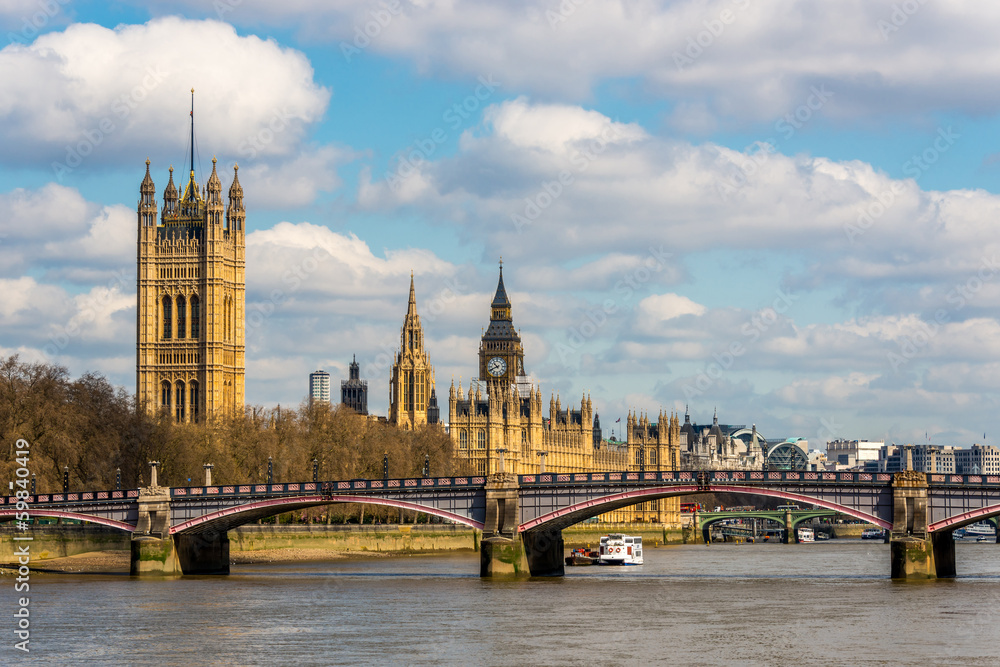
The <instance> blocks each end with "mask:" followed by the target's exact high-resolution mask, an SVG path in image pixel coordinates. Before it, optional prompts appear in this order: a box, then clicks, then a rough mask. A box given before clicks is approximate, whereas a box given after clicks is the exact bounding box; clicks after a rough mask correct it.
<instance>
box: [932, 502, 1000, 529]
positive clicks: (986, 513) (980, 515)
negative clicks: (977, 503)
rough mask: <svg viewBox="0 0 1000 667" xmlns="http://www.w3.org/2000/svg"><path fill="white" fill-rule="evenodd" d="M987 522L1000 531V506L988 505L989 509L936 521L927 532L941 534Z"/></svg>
mask: <svg viewBox="0 0 1000 667" xmlns="http://www.w3.org/2000/svg"><path fill="white" fill-rule="evenodd" d="M987 520H989V521H990V523H993V524H994V525H996V526H997V527H998V528H997V529H998V530H1000V505H988V506H987V507H982V508H980V509H976V510H971V511H969V512H963V513H962V514H956V515H955V516H950V517H948V518H947V519H943V520H941V521H935V522H934V523H931V524H929V525H928V526H927V530H928V531H930V532H931V533H940V532H943V531H952V530H956V529H958V528H964V527H965V526H970V525H972V524H974V523H979V522H980V521H987Z"/></svg>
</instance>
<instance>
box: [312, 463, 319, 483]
mask: <svg viewBox="0 0 1000 667" xmlns="http://www.w3.org/2000/svg"><path fill="white" fill-rule="evenodd" d="M313 481H314V482H318V481H319V461H317V460H316V459H313Z"/></svg>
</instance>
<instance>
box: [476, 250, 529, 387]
mask: <svg viewBox="0 0 1000 667" xmlns="http://www.w3.org/2000/svg"><path fill="white" fill-rule="evenodd" d="M510 311H511V307H510V298H509V297H508V296H507V289H506V288H505V287H504V284H503V259H501V260H500V279H499V281H498V282H497V291H496V294H495V295H494V296H493V302H492V303H491V304H490V325H489V326H488V327H487V328H486V331H485V332H484V333H483V338H482V341H481V343H480V345H479V377H480V378H481V379H485V380H487V382H488V384H489V385H492V384H494V383H497V382H505V383H507V384H508V385H509V384H511V383H513V382H514V381H515V380H516V378H517V376H520V375H524V374H525V373H524V348H522V347H521V336H520V335H518V333H517V331H516V330H515V329H514V324H513V319H512V318H511V312H510Z"/></svg>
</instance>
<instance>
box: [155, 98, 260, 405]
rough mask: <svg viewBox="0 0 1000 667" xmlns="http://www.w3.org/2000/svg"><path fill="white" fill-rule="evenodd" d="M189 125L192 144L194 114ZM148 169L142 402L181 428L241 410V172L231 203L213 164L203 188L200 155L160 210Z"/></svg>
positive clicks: (231, 192) (243, 347)
mask: <svg viewBox="0 0 1000 667" xmlns="http://www.w3.org/2000/svg"><path fill="white" fill-rule="evenodd" d="M191 119H192V120H191V122H192V130H191V133H192V145H193V143H194V114H193V111H192V116H191ZM149 165H150V162H149V160H146V176H145V178H144V179H143V180H142V185H141V186H140V188H139V205H138V227H139V229H138V249H137V265H138V266H137V273H138V275H137V280H136V293H137V301H138V303H137V306H138V307H137V314H136V397H137V400H138V402H139V404H140V405H144V406H145V407H146V409H147V410H149V411H151V412H156V411H160V410H165V411H168V412H169V413H170V414H171V415H173V416H174V418H175V419H176V420H177V421H180V422H186V421H198V420H200V419H202V418H203V417H205V416H211V415H216V414H231V413H233V412H235V411H239V410H242V409H243V404H244V376H245V368H246V343H245V336H246V332H245V327H244V322H245V304H246V268H245V267H246V260H245V246H246V243H245V233H244V227H245V220H246V211H245V210H244V208H243V188H242V186H240V181H239V178H237V174H238V169H239V167H234V168H233V182H232V185H231V186H230V187H229V196H228V202H224V201H223V199H222V183H221V182H220V180H219V175H218V174H217V173H216V170H215V166H216V160H215V159H214V158H213V159H212V174H211V176H209V178H208V184H207V185H206V187H205V189H204V190H201V189H200V188H199V186H198V183H197V182H196V181H195V176H194V159H193V158H192V160H191V170H190V174H189V176H188V180H187V184H186V185H185V186H184V192H183V194H178V191H177V187H176V186H175V185H174V170H173V167H171V168H170V181H169V182H168V183H167V187H166V189H165V190H164V191H163V208H162V211H159V212H158V211H157V203H156V186H155V185H154V184H153V179H152V177H151V176H150V173H149ZM158 213H159V215H158Z"/></svg>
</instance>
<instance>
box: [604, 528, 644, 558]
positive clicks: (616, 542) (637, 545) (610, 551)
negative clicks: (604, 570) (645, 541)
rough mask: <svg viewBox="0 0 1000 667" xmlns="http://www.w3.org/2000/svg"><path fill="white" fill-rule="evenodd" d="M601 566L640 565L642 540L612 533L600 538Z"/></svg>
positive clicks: (637, 537)
mask: <svg viewBox="0 0 1000 667" xmlns="http://www.w3.org/2000/svg"><path fill="white" fill-rule="evenodd" d="M598 563H599V564H601V565H642V538H641V537H639V536H633V535H622V534H621V533H613V534H611V535H605V536H604V537H602V538H601V547H600V551H599V555H598Z"/></svg>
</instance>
